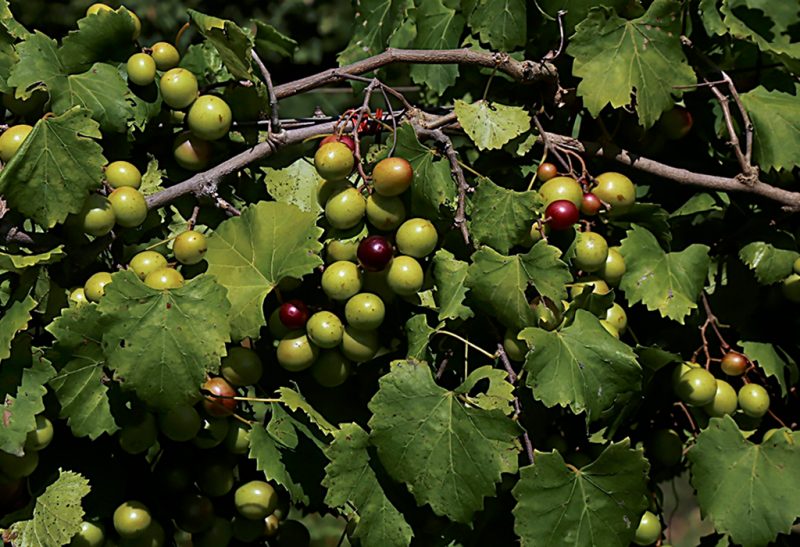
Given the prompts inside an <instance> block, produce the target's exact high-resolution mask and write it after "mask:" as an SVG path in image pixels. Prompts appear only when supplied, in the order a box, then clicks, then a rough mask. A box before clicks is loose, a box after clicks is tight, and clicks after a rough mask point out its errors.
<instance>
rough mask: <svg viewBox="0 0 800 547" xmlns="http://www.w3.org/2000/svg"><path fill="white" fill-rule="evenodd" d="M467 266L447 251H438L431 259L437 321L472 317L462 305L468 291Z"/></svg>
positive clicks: (471, 313)
mask: <svg viewBox="0 0 800 547" xmlns="http://www.w3.org/2000/svg"><path fill="white" fill-rule="evenodd" d="M468 266H469V265H468V264H467V263H466V262H463V261H461V260H457V259H456V257H455V256H453V253H451V252H450V251H448V250H447V249H440V250H438V251H437V252H436V254H435V255H434V257H433V278H434V279H435V280H436V293H435V295H434V298H435V299H436V304H437V306H438V308H439V321H444V320H445V319H469V318H470V317H472V316H473V315H474V313H473V312H472V310H471V309H469V308H468V307H467V306H465V305H464V298H465V297H466V295H467V291H468V290H469V289H468V288H467V286H466V284H465V282H466V280H467V273H468Z"/></svg>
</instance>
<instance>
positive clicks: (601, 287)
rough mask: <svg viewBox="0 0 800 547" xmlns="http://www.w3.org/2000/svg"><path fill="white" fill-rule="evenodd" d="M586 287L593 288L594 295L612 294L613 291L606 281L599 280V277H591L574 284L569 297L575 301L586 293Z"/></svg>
mask: <svg viewBox="0 0 800 547" xmlns="http://www.w3.org/2000/svg"><path fill="white" fill-rule="evenodd" d="M586 287H592V292H593V293H594V294H600V295H602V294H608V293H609V292H611V289H610V288H609V286H608V284H607V283H606V282H605V281H603V280H602V279H598V278H597V277H592V276H590V277H584V278H582V279H581V280H580V281H577V282H575V283H573V284H572V286H571V287H570V288H569V297H570V298H571V299H573V300H574V299H575V298H577V297H578V295H580V294H581V293H582V292H583V291H584V289H585V288H586Z"/></svg>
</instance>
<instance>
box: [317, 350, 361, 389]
mask: <svg viewBox="0 0 800 547" xmlns="http://www.w3.org/2000/svg"><path fill="white" fill-rule="evenodd" d="M351 368H352V363H351V362H350V360H348V359H346V358H345V357H344V355H342V354H341V353H340V352H339V350H336V349H329V350H325V351H323V352H321V353H320V354H319V358H318V359H317V361H316V362H315V363H314V366H312V367H311V375H312V376H313V377H314V379H315V380H316V381H317V383H318V384H319V385H321V386H323V387H337V386H340V385H342V384H343V383H344V382H345V381H346V380H347V378H348V376H350V369H351Z"/></svg>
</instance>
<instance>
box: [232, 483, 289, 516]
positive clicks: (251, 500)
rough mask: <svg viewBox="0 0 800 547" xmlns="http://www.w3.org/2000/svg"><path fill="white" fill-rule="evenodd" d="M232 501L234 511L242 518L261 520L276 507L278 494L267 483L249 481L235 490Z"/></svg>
mask: <svg viewBox="0 0 800 547" xmlns="http://www.w3.org/2000/svg"><path fill="white" fill-rule="evenodd" d="M233 501H234V504H235V505H236V511H238V512H239V514H240V515H242V516H243V517H244V518H247V519H250V520H261V519H264V518H265V517H266V516H267V515H269V514H271V513H272V512H273V511H274V510H275V508H276V507H277V506H278V493H277V492H275V489H274V488H273V487H272V485H271V484H269V483H267V482H264V481H250V482H247V483H245V484H243V485H241V486H240V487H239V488H237V489H236V492H235V493H234V495H233ZM262 524H263V521H262Z"/></svg>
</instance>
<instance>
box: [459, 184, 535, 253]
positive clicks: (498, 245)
mask: <svg viewBox="0 0 800 547" xmlns="http://www.w3.org/2000/svg"><path fill="white" fill-rule="evenodd" d="M470 201H471V202H472V213H471V215H470V223H469V231H470V234H472V237H473V239H474V240H475V243H476V244H478V245H488V246H489V247H491V248H493V249H494V250H496V251H498V252H501V253H507V252H508V251H509V249H511V247H513V246H515V245H519V244H521V243H522V242H523V241H524V239H525V238H526V237H529V233H530V230H531V225H532V224H533V221H534V220H535V219H536V209H537V207H538V205H539V204H540V199H539V192H516V191H514V190H509V189H508V188H503V187H501V186H498V185H496V184H495V183H494V182H492V181H491V180H489V179H487V178H481V179H480V181H479V182H478V185H477V187H476V189H475V193H474V194H473V195H472V199H471V200H470Z"/></svg>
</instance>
